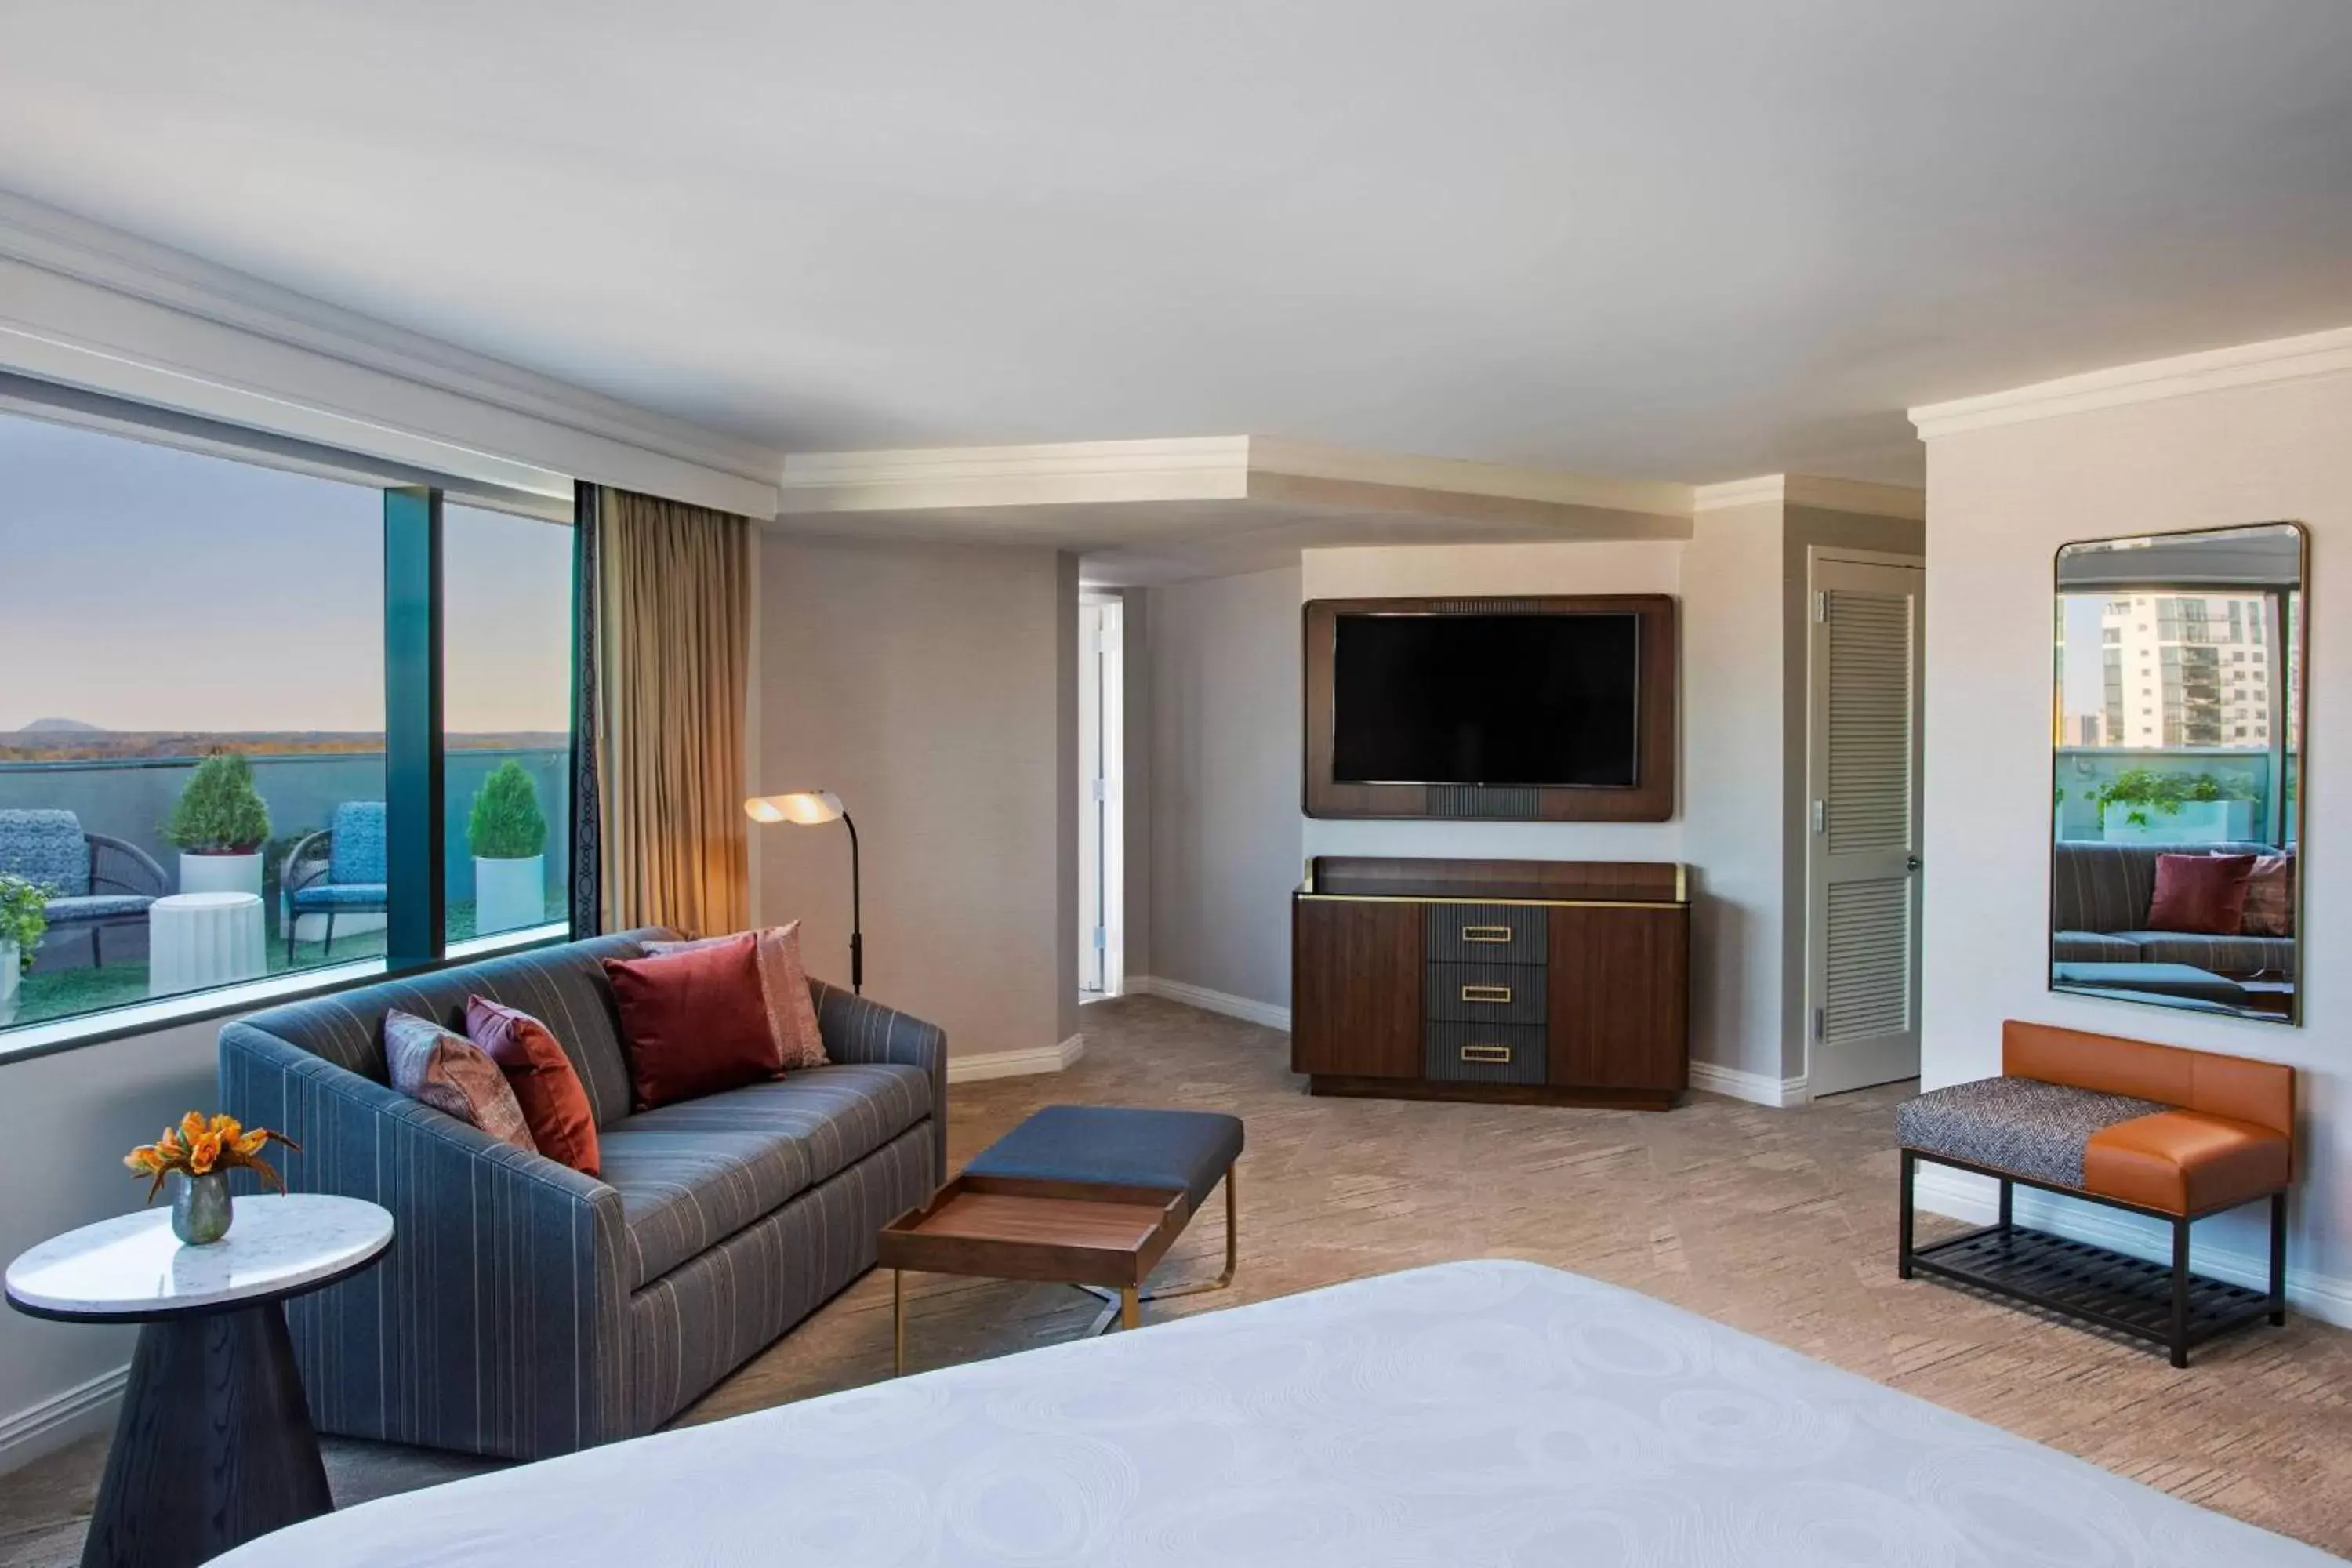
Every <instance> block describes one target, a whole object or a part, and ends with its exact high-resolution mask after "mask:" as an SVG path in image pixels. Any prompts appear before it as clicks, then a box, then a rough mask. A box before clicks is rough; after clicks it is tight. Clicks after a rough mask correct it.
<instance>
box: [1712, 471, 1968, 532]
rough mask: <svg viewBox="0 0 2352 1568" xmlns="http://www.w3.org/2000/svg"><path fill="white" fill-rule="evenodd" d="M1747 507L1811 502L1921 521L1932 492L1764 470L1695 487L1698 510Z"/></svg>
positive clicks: (1831, 508) (1833, 508) (1828, 507)
mask: <svg viewBox="0 0 2352 1568" xmlns="http://www.w3.org/2000/svg"><path fill="white" fill-rule="evenodd" d="M1743 506H1809V507H1818V508H1820V509H1821V510H1823V511H1851V512H1859V513H1861V514H1862V515H1863V516H1864V517H1899V518H1905V519H1907V520H1909V521H1913V522H1917V521H1922V520H1924V519H1925V518H1926V517H1927V491H1925V490H1916V489H1911V488H1910V487H1909V486H1907V485H1881V484H1872V483H1870V482H1869V481H1867V480H1864V479H1830V478H1826V477H1824V476H1822V475H1819V474H1760V475H1759V476H1757V477H1756V478H1754V479H1727V480H1725V481H1724V482H1723V483H1721V484H1717V485H1701V486H1699V487H1698V488H1697V489H1696V490H1694V491H1692V492H1691V510H1692V512H1693V513H1694V514H1698V513H1705V512H1710V511H1728V510H1732V509H1733V508H1735V507H1743Z"/></svg>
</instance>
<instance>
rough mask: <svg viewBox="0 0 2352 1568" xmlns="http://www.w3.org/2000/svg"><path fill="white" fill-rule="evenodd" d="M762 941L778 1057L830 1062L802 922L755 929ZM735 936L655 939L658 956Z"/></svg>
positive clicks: (799, 1062) (650, 945)
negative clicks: (805, 954)
mask: <svg viewBox="0 0 2352 1568" xmlns="http://www.w3.org/2000/svg"><path fill="white" fill-rule="evenodd" d="M751 934H752V935H753V936H754V937H756V938H758V939H759V943H760V949H759V951H760V985H761V989H762V990H763V991H764V992H765V993H766V994H767V998H768V1033H770V1034H771V1035H773V1036H774V1037H775V1038H776V1051H777V1059H778V1060H780V1061H782V1063H783V1064H784V1066H785V1068H787V1069H789V1068H821V1067H824V1066H826V1065H827V1063H828V1059H829V1058H827V1057H826V1056H825V1054H824V1033H823V1032H822V1031H821V1030H819V1029H818V1027H817V1022H816V1003H815V1001H814V999H813V998H812V997H811V996H810V994H809V980H808V970H807V968H806V967H805V966H804V965H803V964H802V963H801V922H800V921H786V922H785V923H784V924H782V925H780V926H770V927H769V928H768V929H767V930H765V931H753V932H752V933H751ZM733 940H734V938H732V937H725V936H707V937H704V938H702V939H701V940H700V941H698V942H647V943H646V952H648V953H653V954H660V953H666V952H686V951H687V950H688V949H689V948H697V947H709V946H711V945H713V944H714V943H717V942H732V941H733Z"/></svg>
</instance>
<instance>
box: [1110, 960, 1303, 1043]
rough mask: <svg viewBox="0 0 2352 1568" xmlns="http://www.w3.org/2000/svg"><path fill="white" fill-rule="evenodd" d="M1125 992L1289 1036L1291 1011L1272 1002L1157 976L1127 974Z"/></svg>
mask: <svg viewBox="0 0 2352 1568" xmlns="http://www.w3.org/2000/svg"><path fill="white" fill-rule="evenodd" d="M1127 990H1128V992H1129V994H1143V995H1149V996H1163V997H1165V998H1167V999H1168V1000H1169V1001H1171V1002H1181V1003H1182V1004H1184V1005H1186V1006H1187V1007H1198V1008H1200V1009H1202V1011H1203V1012H1208V1013H1223V1015H1224V1016H1226V1017H1228V1018H1239V1019H1242V1020H1243V1021H1244V1022H1245V1023H1251V1024H1263V1025H1264V1026H1266V1027H1267V1028H1269V1029H1280V1030H1281V1031H1282V1032H1283V1033H1284V1034H1288V1033H1290V1009H1289V1008H1287V1007H1277V1006H1276V1005H1274V1004H1273V1003H1271V1002H1253V1001H1251V1000H1250V999H1249V998H1248V997H1246V996H1235V995H1234V994H1231V993H1229V992H1224V991H1212V990H1210V989H1209V988H1208V987H1207V986H1205V985H1193V984H1189V983H1187V982H1185V981H1181V980H1170V979H1167V978H1165V977H1164V976H1161V975H1157V974H1130V975H1129V976H1128V979H1127Z"/></svg>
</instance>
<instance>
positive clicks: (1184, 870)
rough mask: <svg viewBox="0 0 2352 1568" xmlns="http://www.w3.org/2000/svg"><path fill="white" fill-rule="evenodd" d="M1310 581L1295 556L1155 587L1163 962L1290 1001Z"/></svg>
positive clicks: (1207, 982) (1153, 857)
mask: <svg viewBox="0 0 2352 1568" xmlns="http://www.w3.org/2000/svg"><path fill="white" fill-rule="evenodd" d="M1298 584H1299V574H1298V570H1297V568H1296V567H1285V568H1282V569H1281V570H1278V571H1274V572H1255V573H1251V574H1247V575H1245V576H1239V577H1212V578H1207V579H1203V580H1202V581H1199V582H1192V583H1179V584H1171V585H1170V586H1167V587H1160V588H1153V589H1151V590H1150V593H1149V595H1147V596H1148V599H1149V602H1150V607H1149V609H1148V611H1147V615H1148V616H1149V619H1150V639H1149V644H1148V647H1149V658H1148V662H1149V665H1150V681H1149V684H1150V720H1149V729H1150V756H1151V766H1150V842H1151V854H1150V899H1151V914H1150V959H1151V969H1150V973H1151V975H1152V977H1153V978H1155V979H1159V980H1171V981H1175V982H1177V983H1178V984H1184V985H1195V986H1200V987H1202V988H1204V989H1206V990H1210V991H1216V992H1222V993H1223V994H1226V995H1228V996H1238V997H1241V998H1243V999H1244V1000H1245V1001H1250V1002H1256V1003H1260V1004H1263V1005H1266V1006H1270V1007H1284V1008H1286V1007H1288V1006H1289V1005H1290V893H1291V889H1294V888H1296V887H1297V885H1298V878H1299V869H1300V864H1299V858H1298V795H1299V780H1298V754H1299V727H1298V725H1299V658H1298V603H1299V593H1298ZM1132 598H1133V596H1132V595H1130V596H1129V600H1130V602H1132ZM1128 646H1129V658H1134V657H1135V654H1134V649H1135V646H1136V645H1135V642H1134V640H1133V638H1132V637H1130V639H1129V645H1128ZM1130 874H1131V873H1130ZM1134 967H1135V965H1134V962H1133V960H1132V959H1130V960H1129V968H1130V970H1132V969H1134Z"/></svg>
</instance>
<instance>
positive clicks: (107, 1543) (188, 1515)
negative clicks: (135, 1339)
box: [8, 1193, 392, 1568]
mask: <svg viewBox="0 0 2352 1568" xmlns="http://www.w3.org/2000/svg"><path fill="white" fill-rule="evenodd" d="M391 1245H392V1215H391V1214H390V1212H389V1211H387V1210H385V1209H383V1208H380V1207H378V1206H377V1205H374V1204H372V1203H368V1202H365V1201H364V1200H362V1199H360V1198H345V1197H335V1196H331V1195H329V1194H323V1193H297V1194H293V1195H291V1196H288V1197H271V1196H252V1197H240V1198H238V1199H237V1200H236V1213H235V1216H234V1218H233V1219H232V1221H231V1223H230V1225H229V1232H228V1235H227V1236H226V1237H225V1238H223V1239H222V1240H219V1241H216V1242H214V1243H212V1244H211V1245H210V1246H208V1247H184V1246H182V1245H181V1244H180V1241H179V1239H178V1238H177V1237H174V1236H173V1234H172V1216H171V1215H170V1213H169V1212H168V1211H167V1210H164V1209H148V1210H145V1211H142V1213H139V1214H133V1215H122V1216H121V1218H118V1219H109V1220H100V1222H99V1223H98V1224H96V1225H87V1226H82V1227H81V1228H80V1229H79V1230H71V1231H68V1232H67V1233H66V1234H65V1235H63V1236H60V1237H54V1238H52V1239H51V1240H48V1241H45V1242H43V1243H41V1244H40V1245H39V1246H38V1247H34V1248H33V1249H32V1250H30V1251H29V1252H26V1254H24V1255H23V1256H22V1257H20V1258H17V1259H16V1262H14V1263H12V1264H10V1265H9V1266H8V1304H9V1305H10V1306H13V1307H15V1308H16V1310H18V1311H20V1312H24V1313H26V1314H27V1315H29V1316H32V1317H36V1318H54V1319H59V1320H63V1321H70V1322H86V1323H138V1324H140V1325H141V1328H140V1330H139V1348H138V1350H137V1351H136V1352H134V1353H133V1355H132V1357H131V1383H130V1386H129V1387H128V1388H127V1389H126V1390H125V1391H124V1394H123V1398H122V1415H121V1419H120V1420H119V1421H117V1422H116V1424H115V1428H114V1446H113V1447H110V1449H108V1450H107V1455H106V1476H105V1479H103V1480H101V1481H100V1483H99V1488H98V1507H97V1510H95V1511H94V1512H93V1513H92V1514H91V1516H90V1521H89V1537H88V1540H87V1541H86V1542H85V1544H84V1545H83V1548H82V1556H81V1560H82V1563H83V1565H84V1568H96V1565H100V1564H103V1565H105V1568H116V1565H118V1564H119V1565H121V1568H131V1565H133V1564H136V1565H138V1568H182V1565H183V1564H187V1565H193V1564H195V1563H203V1562H205V1561H206V1560H207V1559H210V1558H213V1557H217V1556H219V1555H220V1554H221V1553H222V1552H226V1551H227V1550H228V1549H229V1548H231V1547H233V1546H236V1545H238V1544H240V1543H242V1542H247V1541H250V1540H252V1539H253V1538H254V1537H256V1536H257V1535H264V1534H267V1533H268V1531H273V1530H279V1529H283V1528H284V1527H285V1526H287V1525H289V1524H294V1523H297V1522H299V1521H302V1520H306V1519H310V1518H312V1517H313V1516H315V1515H318V1514H321V1513H325V1512H327V1511H328V1510H331V1509H332V1508H333V1507H334V1499H333V1497H332V1495H331V1493H330V1492H329V1491H328V1489H327V1470H326V1467H325V1465H324V1464H323V1463H321V1461H320V1458H319V1439H318V1435H317V1434H316V1433H315V1432H314V1431H312V1429H311V1426H310V1404H309V1402H308V1401H307V1399H306V1398H305V1397H304V1395H303V1393H302V1374H301V1372H300V1371H299V1368H298V1367H297V1366H296V1365H295V1362H294V1344H293V1342H292V1340H290V1339H289V1337H288V1336H287V1332H286V1313H285V1310H284V1309H283V1308H282V1307H280V1306H279V1305H278V1303H279V1302H281V1301H283V1300H286V1299H287V1298H288V1297H289V1296H299V1295H303V1294H305V1293H307V1292H309V1291H312V1290H317V1289H323V1288H324V1287H326V1286H329V1285H331V1284H333V1283H334V1282H335V1281H336V1280H338V1279H343V1278H344V1277H346V1276H347V1275H352V1274H356V1273H358V1272H359V1271H360V1270H361V1269H362V1268H366V1267H368V1266H369V1265H370V1264H372V1263H373V1262H374V1261H375V1260H376V1258H378V1257H380V1256H382V1254H383V1249H384V1248H385V1247H389V1246H391Z"/></svg>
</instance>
